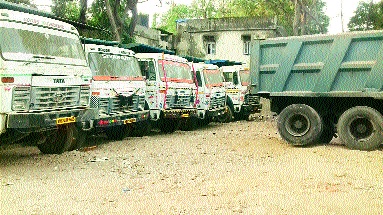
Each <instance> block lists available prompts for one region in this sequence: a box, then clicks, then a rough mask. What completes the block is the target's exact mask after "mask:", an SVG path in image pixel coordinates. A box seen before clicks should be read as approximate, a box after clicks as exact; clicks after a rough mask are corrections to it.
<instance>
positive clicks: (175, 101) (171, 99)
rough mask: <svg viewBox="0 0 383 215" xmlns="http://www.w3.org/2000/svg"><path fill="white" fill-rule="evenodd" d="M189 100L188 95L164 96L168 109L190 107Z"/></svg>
mask: <svg viewBox="0 0 383 215" xmlns="http://www.w3.org/2000/svg"><path fill="white" fill-rule="evenodd" d="M190 101H191V98H190V96H188V95H184V96H178V95H176V96H172V95H166V104H167V106H168V107H169V108H186V107H189V106H190Z"/></svg>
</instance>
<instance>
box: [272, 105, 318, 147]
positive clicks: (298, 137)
mask: <svg viewBox="0 0 383 215" xmlns="http://www.w3.org/2000/svg"><path fill="white" fill-rule="evenodd" d="M277 126H278V131H279V134H280V135H281V137H282V138H283V139H284V140H286V141H287V142H288V143H291V144H293V145H301V146H303V145H308V144H313V143H315V142H317V141H318V139H319V137H320V136H321V134H322V131H323V121H322V119H321V117H320V116H319V114H318V112H316V111H315V110H314V109H313V108H312V107H310V106H308V105H305V104H292V105H290V106H287V107H286V108H285V109H283V110H282V112H281V113H280V114H279V117H278V124H277Z"/></svg>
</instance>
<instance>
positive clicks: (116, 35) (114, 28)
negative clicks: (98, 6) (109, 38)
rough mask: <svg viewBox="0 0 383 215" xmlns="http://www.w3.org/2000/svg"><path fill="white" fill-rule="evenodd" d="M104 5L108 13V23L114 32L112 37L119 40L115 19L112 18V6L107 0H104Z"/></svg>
mask: <svg viewBox="0 0 383 215" xmlns="http://www.w3.org/2000/svg"><path fill="white" fill-rule="evenodd" d="M105 7H106V13H107V15H108V18H109V21H110V25H111V27H112V31H113V34H114V39H115V40H117V41H119V42H120V41H121V35H120V32H119V31H118V28H117V25H116V20H115V18H114V14H113V12H112V7H111V6H110V3H109V0H105Z"/></svg>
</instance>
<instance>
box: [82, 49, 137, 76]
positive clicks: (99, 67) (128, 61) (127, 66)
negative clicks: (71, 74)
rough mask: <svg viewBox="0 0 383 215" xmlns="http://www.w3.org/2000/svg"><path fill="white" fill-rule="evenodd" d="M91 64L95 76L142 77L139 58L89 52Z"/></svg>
mask: <svg viewBox="0 0 383 215" xmlns="http://www.w3.org/2000/svg"><path fill="white" fill-rule="evenodd" d="M88 58H89V66H90V68H91V70H92V73H93V76H114V77H141V76H142V75H141V70H140V66H139V64H138V61H137V58H135V57H132V56H124V55H114V54H105V53H98V52H93V53H89V55H88Z"/></svg>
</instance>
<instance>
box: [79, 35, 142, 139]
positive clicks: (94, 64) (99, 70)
mask: <svg viewBox="0 0 383 215" xmlns="http://www.w3.org/2000/svg"><path fill="white" fill-rule="evenodd" d="M82 41H83V44H84V47H85V52H86V57H87V59H88V63H89V66H90V68H91V70H92V85H91V99H90V100H91V104H90V105H91V107H92V108H95V109H97V110H98V113H99V118H98V119H97V120H96V121H95V122H94V127H95V128H96V129H95V130H96V131H104V132H105V133H106V135H107V137H108V138H109V139H117V140H118V139H123V138H124V137H126V136H127V135H128V133H129V131H133V130H140V131H141V132H138V131H137V132H138V133H141V134H142V135H143V134H146V133H148V130H149V129H150V128H149V127H148V126H147V125H146V123H147V122H148V120H149V107H148V106H147V105H146V103H145V93H146V84H145V80H144V77H143V76H142V75H141V70H140V66H139V64H138V61H137V58H136V57H135V53H134V52H133V51H131V50H128V49H124V48H119V47H114V46H110V45H101V44H111V43H112V42H111V41H101V40H92V39H83V40H82ZM100 43H101V44H100ZM145 105H146V106H145Z"/></svg>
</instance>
